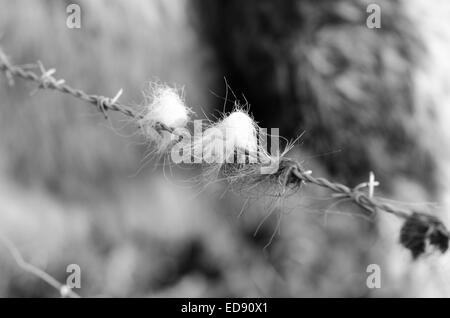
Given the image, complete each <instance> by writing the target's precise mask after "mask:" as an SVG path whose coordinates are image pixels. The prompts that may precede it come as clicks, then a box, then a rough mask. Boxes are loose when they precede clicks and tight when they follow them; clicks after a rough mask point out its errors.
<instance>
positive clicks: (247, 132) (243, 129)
mask: <svg viewBox="0 0 450 318" xmlns="http://www.w3.org/2000/svg"><path fill="white" fill-rule="evenodd" d="M219 126H220V129H221V130H222V131H225V133H226V143H225V144H226V149H229V147H235V148H239V149H242V150H246V151H248V152H251V153H254V152H256V150H257V144H258V143H257V131H256V127H257V126H256V123H255V122H254V120H253V119H252V118H251V117H250V116H249V115H248V114H247V113H246V112H244V111H243V110H236V111H234V112H232V113H231V114H230V115H229V116H228V117H225V118H224V119H223V120H222V122H221V123H219Z"/></svg>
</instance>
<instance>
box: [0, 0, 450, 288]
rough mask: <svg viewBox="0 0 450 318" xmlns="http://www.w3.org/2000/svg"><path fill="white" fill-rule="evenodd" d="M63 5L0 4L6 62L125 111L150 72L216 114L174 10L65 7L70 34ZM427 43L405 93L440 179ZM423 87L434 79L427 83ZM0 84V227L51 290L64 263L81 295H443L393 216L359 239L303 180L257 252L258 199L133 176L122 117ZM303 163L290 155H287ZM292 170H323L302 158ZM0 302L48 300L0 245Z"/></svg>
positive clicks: (199, 47) (132, 142)
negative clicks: (417, 108)
mask: <svg viewBox="0 0 450 318" xmlns="http://www.w3.org/2000/svg"><path fill="white" fill-rule="evenodd" d="M68 3H69V2H63V1H61V2H47V1H24V0H22V1H8V0H1V1H0V8H2V9H1V10H0V33H1V34H3V36H2V38H1V40H0V45H1V46H2V48H3V49H4V50H5V51H6V53H7V54H9V55H10V56H11V58H12V60H13V62H15V63H31V62H34V61H37V60H41V61H42V62H43V63H44V65H46V66H47V67H55V68H56V69H57V73H56V77H62V78H64V79H66V81H67V82H69V83H70V84H71V85H73V86H75V87H79V88H82V89H84V90H85V91H87V92H92V93H97V94H102V95H107V96H113V95H114V94H115V93H116V92H117V91H118V90H119V89H120V88H123V89H124V95H123V96H122V97H121V101H122V102H124V103H130V104H139V103H140V102H141V100H142V96H141V91H142V90H143V89H144V88H145V83H146V82H147V81H150V80H155V79H157V80H161V81H165V82H168V83H170V84H177V85H178V86H184V92H185V94H186V99H187V104H188V105H189V106H190V107H192V108H193V109H194V111H196V112H197V113H198V114H200V115H199V116H200V117H202V111H205V112H206V113H208V112H211V111H212V109H213V108H214V107H219V108H220V106H221V104H222V101H221V100H220V99H218V98H217V97H215V96H214V95H213V94H212V93H211V92H210V89H211V87H212V86H213V84H211V83H213V82H214V81H216V80H217V79H218V78H219V79H220V78H221V77H222V74H217V73H216V72H215V68H214V67H215V61H214V58H213V55H212V53H211V52H210V50H209V49H207V48H206V46H205V45H203V44H202V42H201V41H200V39H199V38H198V36H197V35H196V32H195V31H194V29H193V28H192V27H191V26H190V23H189V21H190V20H189V17H190V15H189V1H181V0H152V1H150V0H147V1H144V0H142V1H138V0H131V1H106V0H104V1H100V0H96V1H80V2H79V3H80V5H81V8H82V16H83V19H82V21H83V22H82V29H81V30H70V29H68V28H66V26H65V19H66V14H65V6H66V5H67V4H68ZM423 3H425V2H424V1H421V0H415V1H414V5H417V6H419V5H423ZM446 7H448V6H447V5H446ZM427 8H428V6H427V5H424V9H427ZM410 9H411V12H413V13H414V14H418V15H419V17H417V19H423V18H424V16H425V15H423V16H422V15H421V14H422V13H423V12H424V10H420V11H417V10H416V9H413V8H410ZM428 11H429V15H430V16H428V18H426V16H425V18H426V19H427V20H426V21H435V18H434V15H435V14H436V13H437V12H438V11H440V9H438V8H433V6H431V7H430V8H428ZM413 13H411V14H413ZM419 13H420V14H419ZM442 16H443V20H445V15H442ZM421 23H424V28H425V27H426V28H431V29H432V28H436V29H437V30H442V29H443V27H441V26H439V25H438V26H436V27H435V26H433V25H428V24H425V21H423V20H421ZM442 23H446V21H443V22H442ZM445 25H446V30H449V32H450V29H449V28H450V27H449V26H447V25H448V23H446V24H445ZM426 28H425V30H424V32H431V31H427V29H426ZM433 32H434V31H433ZM436 37H437V39H436V40H435V42H433V41H434V40H430V42H429V43H427V44H429V45H430V46H431V47H432V48H434V49H433V50H431V54H432V55H433V56H434V55H436V59H437V60H438V61H439V62H438V61H436V62H433V63H435V64H437V65H433V63H431V62H430V63H431V65H429V64H426V65H425V66H424V68H422V69H421V72H418V75H417V83H416V85H417V87H419V88H420V89H421V90H422V91H421V90H418V95H419V96H418V97H417V98H418V99H419V100H420V98H423V96H428V95H433V96H434V98H435V99H439V100H437V101H433V103H437V104H439V107H437V111H438V112H440V114H442V116H438V120H441V121H442V123H440V122H439V124H438V125H436V127H426V128H427V129H428V128H430V129H433V131H432V132H430V134H429V135H424V141H423V143H426V144H429V145H430V147H432V146H433V145H438V144H436V143H435V142H436V140H437V138H436V136H438V137H439V138H441V139H440V140H442V144H441V145H442V146H438V148H439V149H432V151H433V152H434V153H436V156H437V158H439V160H438V161H439V162H440V167H441V168H442V171H444V172H443V173H447V174H448V171H450V170H449V169H448V154H444V153H443V151H442V149H443V148H444V149H448V143H447V142H446V140H445V138H444V137H443V136H447V135H446V134H447V133H448V132H445V127H448V126H447V125H446V124H445V123H446V119H447V118H448V115H446V112H447V111H448V107H446V105H442V106H441V103H444V102H445V104H446V103H447V101H448V97H446V98H445V96H446V95H445V96H443V97H442V99H441V98H438V97H436V96H441V95H440V94H443V92H446V91H447V90H446V89H445V87H444V88H443V89H441V90H439V89H438V88H437V87H440V85H441V84H442V83H441V81H440V80H439V79H440V78H442V79H443V80H444V79H445V80H446V81H448V74H449V72H445V71H444V70H447V69H448V70H450V67H448V65H447V64H445V65H446V67H445V68H444V67H443V64H442V63H444V62H446V59H445V58H444V57H445V56H448V54H447V55H445V54H443V53H442V52H443V51H442V50H444V49H445V50H447V51H446V52H448V53H450V50H449V49H448V48H447V46H446V45H444V46H443V47H442V48H439V44H437V43H444V42H446V41H443V40H442V39H441V38H439V36H437V35H436ZM446 43H447V44H448V42H446ZM441 54H442V56H441ZM447 63H448V62H447ZM249 67H250V66H249ZM438 70H439V72H438ZM436 73H439V74H440V75H439V77H434V76H435V74H436ZM421 76H422V77H421ZM436 76H437V75H436ZM430 78H433V79H434V80H435V81H437V82H439V83H436V84H435V85H432V84H431V83H430V81H429V79H430ZM447 83H448V82H447ZM0 84H1V85H0V167H1V173H0V230H1V231H2V233H4V234H5V235H7V236H8V237H9V238H10V239H11V240H13V241H14V242H15V243H16V245H17V247H18V248H19V249H20V250H21V251H22V252H23V254H24V257H25V258H26V259H27V260H28V261H30V262H31V263H33V264H35V265H36V266H39V267H40V268H43V269H45V270H47V271H48V272H49V273H51V274H52V275H53V276H55V277H56V278H58V279H59V280H60V281H64V280H65V277H66V275H67V273H65V269H66V266H67V265H68V264H71V263H76V264H79V265H80V266H81V269H82V289H81V291H79V293H80V294H81V295H83V296H91V297H94V296H152V297H154V296H168V297H184V296H189V297H196V296H205V297H213V296H254V297H259V296H288V297H291V296H295V297H304V296H319V297H324V296H338V297H342V296H411V295H413V296H428V295H433V294H437V295H449V294H448V292H447V291H446V290H445V284H444V283H443V281H444V280H445V279H446V275H445V274H443V275H441V276H442V277H441V276H439V277H438V278H437V279H438V283H437V284H435V285H436V286H434V285H433V284H432V283H429V284H430V285H426V286H429V288H425V285H424V282H429V281H431V280H432V279H431V278H433V277H435V276H434V275H433V273H434V272H436V271H435V270H431V271H430V270H429V267H430V266H438V265H439V262H442V261H443V258H439V259H438V258H437V259H434V258H433V259H431V261H429V262H428V263H426V261H423V262H422V261H421V262H419V264H415V265H414V264H412V263H411V260H410V257H409V255H408V251H405V250H404V249H402V248H401V247H400V246H398V244H397V239H398V238H397V235H398V230H399V227H400V223H399V222H396V221H395V220H394V219H393V218H392V217H390V216H387V217H385V218H382V219H381V221H380V226H379V228H380V230H378V232H379V234H380V235H379V236H377V235H375V236H374V235H373V234H371V235H367V237H364V236H362V237H361V236H358V237H355V236H354V234H355V233H357V232H356V231H355V228H359V229H361V228H362V229H365V228H367V229H368V231H369V228H373V224H372V223H368V222H366V221H360V220H357V219H355V218H354V217H348V216H346V215H342V214H337V213H333V212H339V211H343V212H351V211H355V210H353V209H352V207H351V206H348V205H345V204H344V205H340V206H332V203H333V201H332V200H331V197H330V195H329V193H328V192H326V191H321V190H320V189H316V188H314V187H308V188H305V189H303V190H302V191H301V192H300V193H299V195H297V196H294V197H292V198H290V199H289V200H288V201H287V202H286V205H285V206H284V207H280V208H281V209H283V210H284V211H286V212H290V213H289V214H286V215H284V217H283V222H282V224H281V232H280V233H279V235H277V236H276V238H275V240H274V242H273V243H272V244H271V245H270V247H269V249H268V250H267V251H266V252H265V251H263V247H264V245H265V244H266V243H267V241H268V240H269V239H270V236H271V235H272V233H273V231H274V230H275V226H276V218H269V220H268V221H267V223H266V224H265V226H264V227H263V229H262V230H261V232H260V234H259V235H258V236H256V237H253V232H254V231H255V229H256V227H257V226H258V224H259V223H260V221H261V220H262V218H263V217H264V215H265V213H266V211H265V210H264V204H254V205H252V206H251V207H249V208H248V209H247V210H246V211H245V213H244V215H243V216H242V217H241V218H238V217H237V216H238V214H239V212H240V210H241V207H242V205H243V202H244V200H243V199H239V198H236V197H234V196H233V195H226V196H224V197H223V198H220V194H221V193H222V191H223V189H224V187H223V185H220V184H219V185H216V186H215V187H208V188H207V190H206V191H204V192H202V193H200V194H198V192H199V191H200V189H199V188H195V187H186V186H182V184H183V183H182V182H181V181H182V179H183V178H189V177H191V175H190V174H189V173H186V172H180V171H178V172H175V174H176V176H177V177H176V178H171V177H165V176H164V173H163V171H161V170H160V169H154V168H153V167H152V166H151V164H150V165H148V166H146V167H145V168H144V169H142V170H141V171H140V172H139V173H138V174H136V172H137V171H138V169H139V168H140V167H141V159H142V158H143V157H144V156H145V153H146V147H145V145H144V144H142V142H143V140H142V139H141V138H139V136H134V135H133V134H134V132H135V127H134V126H133V125H132V124H130V123H127V122H126V121H124V118H123V117H122V116H121V115H117V114H110V120H109V121H105V120H104V119H103V117H102V115H101V114H98V113H97V112H96V110H95V109H94V108H93V107H92V106H91V105H87V104H85V103H83V102H82V101H79V100H76V99H74V98H72V97H70V96H63V95H61V94H59V93H55V92H50V91H39V92H38V93H37V94H35V95H34V96H30V92H31V91H32V90H33V89H34V88H35V87H34V86H33V85H30V83H26V82H24V81H21V80H18V81H17V83H16V85H15V86H14V87H12V88H9V87H7V85H6V81H5V79H4V78H3V77H1V78H0ZM426 84H428V85H429V86H426ZM431 89H436V90H437V92H436V94H430V92H429V90H431ZM426 102H427V101H424V103H426ZM425 125H428V123H425ZM440 128H442V131H440ZM123 135H128V137H124V136H123ZM432 148H433V147H432ZM313 155H315V154H311V153H308V152H305V151H298V150H297V151H294V152H293V154H292V156H294V157H297V158H299V159H308V158H310V157H312V156H313ZM306 164H307V166H308V167H309V168H311V169H313V171H314V173H315V174H316V175H318V176H319V175H320V176H324V175H325V176H326V172H325V169H324V168H323V167H321V166H320V165H319V164H318V163H317V162H315V160H313V159H309V160H307V161H306ZM165 172H166V173H167V171H165ZM441 179H446V178H441ZM361 181H364V180H361ZM393 184H394V191H393V193H390V194H389V196H390V197H391V196H393V197H394V198H395V199H398V200H405V201H410V200H411V201H416V202H421V201H426V200H427V195H426V193H425V192H426V191H424V190H423V189H422V188H421V187H420V185H416V184H415V183H411V182H409V181H403V180H394V181H393ZM444 193H445V192H444ZM379 194H380V195H383V193H382V192H379ZM445 202H446V201H444V200H442V204H444V206H445V204H447V206H448V203H445ZM443 211H445V209H444V210H443ZM325 216H326V217H325ZM372 230H373V229H372ZM370 263H377V264H380V265H381V267H382V270H383V273H384V274H383V275H385V276H383V280H382V288H381V289H380V290H376V291H373V290H369V289H368V288H367V287H366V284H365V280H366V277H367V273H366V267H367V265H368V264H370ZM430 264H431V265H430ZM421 267H423V268H421ZM441 268H442V267H441ZM443 286H444V287H443ZM447 286H448V285H447ZM0 296H4V297H5V296H19V297H23V296H39V297H41V296H57V293H56V292H55V291H54V290H52V289H51V288H50V287H48V286H47V285H45V284H44V283H42V282H40V281H39V280H37V279H36V278H34V277H33V276H31V275H30V274H28V273H24V272H23V271H22V270H20V269H19V268H17V266H15V264H14V263H13V262H12V259H11V257H10V255H9V254H8V253H7V251H6V250H5V249H4V248H2V247H0Z"/></svg>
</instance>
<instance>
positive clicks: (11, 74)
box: [0, 48, 450, 258]
mask: <svg viewBox="0 0 450 318" xmlns="http://www.w3.org/2000/svg"><path fill="white" fill-rule="evenodd" d="M38 66H39V68H40V71H41V74H40V75H38V74H36V73H35V72H33V71H31V70H28V69H25V68H23V67H21V66H18V65H13V64H12V63H11V62H10V61H9V59H8V57H7V56H6V55H5V54H4V52H3V51H2V50H1V48H0V70H1V71H2V72H3V73H4V74H5V75H6V77H7V79H8V81H9V83H10V85H13V84H14V78H15V77H18V78H23V79H26V80H29V81H32V82H35V83H37V84H38V88H40V89H53V90H57V91H60V92H62V93H65V94H69V95H72V96H74V97H76V98H79V99H82V100H84V101H86V102H88V103H90V104H93V105H94V106H96V107H97V109H98V111H100V112H101V113H103V114H104V116H105V117H107V112H108V111H116V112H120V113H122V114H124V115H126V116H128V117H131V118H132V119H134V120H136V121H137V122H138V123H139V124H141V123H142V122H146V121H147V122H148V120H149V118H146V117H145V115H143V114H142V113H141V112H138V111H136V110H134V109H133V108H132V107H129V106H126V105H123V104H121V103H119V102H118V101H117V99H118V97H119V96H120V94H121V91H120V92H119V94H117V95H116V97H114V98H108V97H105V96H101V95H95V94H88V93H85V92H84V91H83V90H81V89H76V88H73V87H71V86H69V85H68V84H67V83H66V82H65V81H64V80H62V79H59V80H58V79H56V78H55V77H54V76H53V74H54V73H55V69H50V70H46V69H45V68H44V67H43V65H42V63H40V62H39V63H38ZM151 125H152V128H153V129H154V130H155V131H156V132H158V133H159V134H163V133H164V134H170V135H172V136H173V137H175V139H176V138H177V137H178V138H179V137H180V135H179V134H177V132H176V129H175V128H176V127H170V126H169V125H167V124H166V123H164V122H152V124H151ZM279 163H280V165H279V169H278V171H277V172H276V173H275V175H270V174H268V175H256V174H258V173H259V171H257V169H251V168H250V169H249V170H250V171H253V173H254V174H255V175H250V177H254V178H256V179H259V180H261V179H264V178H266V179H270V178H272V179H273V178H274V177H275V178H277V179H278V181H279V180H281V179H283V180H284V182H283V183H282V184H281V185H282V186H283V187H285V188H289V187H291V186H292V185H294V186H299V185H301V184H303V183H309V184H315V185H317V186H320V187H323V188H327V189H329V190H331V191H332V192H334V193H335V195H336V196H339V197H342V198H348V199H350V200H352V201H353V202H354V203H355V204H356V205H358V206H359V207H361V208H362V209H363V211H366V212H367V213H369V214H370V215H372V214H375V213H376V212H377V211H382V212H386V213H390V214H393V215H395V216H396V217H398V218H401V219H403V220H406V222H405V224H404V226H403V228H402V230H401V236H400V243H401V244H402V245H404V246H405V247H407V248H408V249H409V250H410V251H411V252H412V255H413V257H414V258H416V257H417V256H419V255H420V254H422V253H423V252H424V251H425V245H426V243H429V244H430V245H433V246H434V247H436V248H438V249H439V250H441V252H445V251H446V250H447V248H448V240H449V237H450V233H449V231H448V230H447V229H446V227H445V226H444V224H443V223H442V221H440V220H439V219H438V218H436V217H435V216H432V215H427V214H425V213H422V212H418V211H413V210H410V209H402V208H400V207H398V206H395V205H392V204H387V203H385V202H383V201H382V200H380V199H377V198H376V197H374V196H373V195H369V194H367V193H366V192H365V191H362V190H361V186H357V187H354V188H351V187H348V186H346V185H343V184H340V183H335V182H331V181H329V180H327V179H325V178H316V177H314V176H312V174H311V173H310V171H305V170H304V169H303V168H302V167H301V165H300V163H298V162H297V161H294V160H292V159H288V158H286V157H284V156H280V157H279ZM244 168H248V167H245V165H244ZM228 177H229V178H230V179H233V178H234V180H235V181H242V179H244V178H248V177H249V175H248V174H242V175H239V170H238V171H237V173H236V171H234V174H230V175H228Z"/></svg>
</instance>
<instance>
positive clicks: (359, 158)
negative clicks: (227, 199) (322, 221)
mask: <svg viewBox="0 0 450 318" xmlns="http://www.w3.org/2000/svg"><path fill="white" fill-rule="evenodd" d="M377 3H378V4H379V5H380V6H381V9H382V11H381V12H382V20H381V21H382V27H381V29H369V28H368V27H367V26H366V19H367V17H368V15H369V13H366V8H367V5H368V4H369V2H367V1H360V0H340V1H334V0H332V1H312V0H287V1H283V2H278V1H270V0H262V1H261V0H256V1H255V0H250V1H237V0H231V1H230V0H217V1H205V0H196V1H195V10H194V11H195V14H194V19H193V20H194V21H195V23H196V24H197V26H198V29H199V30H200V31H201V33H202V34H203V36H204V38H205V39H206V41H207V42H208V43H209V44H210V46H211V47H212V48H213V50H214V52H215V54H216V55H217V57H218V60H219V61H220V66H221V70H220V72H222V73H223V75H225V76H226V78H227V79H228V80H229V82H230V83H231V86H232V87H233V88H236V90H237V93H238V94H240V93H241V92H242V93H243V94H244V95H245V97H246V98H247V100H248V101H249V103H250V104H251V106H252V107H251V110H252V113H253V114H254V116H255V118H256V120H257V121H259V122H260V124H261V126H263V127H279V128H280V132H281V134H282V135H284V136H285V137H288V138H295V137H296V136H297V135H298V134H299V133H301V132H302V131H305V132H306V133H305V135H304V137H303V138H302V147H304V149H308V150H311V152H312V153H313V154H314V155H318V156H319V158H318V159H319V160H320V161H321V162H322V163H323V164H324V165H325V166H326V167H327V169H328V171H329V172H330V174H331V175H332V176H333V177H335V178H338V179H339V180H340V181H342V182H347V183H349V184H350V185H351V184H357V183H359V182H361V181H362V180H364V179H365V178H367V175H368V172H369V171H370V170H373V171H375V173H376V175H377V177H378V178H379V179H380V180H381V181H382V184H383V188H384V190H386V191H387V190H389V186H390V183H391V180H393V179H394V178H395V177H396V176H402V177H407V178H411V179H412V180H413V181H416V182H418V183H420V184H422V185H424V186H425V188H426V189H427V190H429V191H430V192H431V193H432V192H433V190H434V187H435V183H434V180H433V177H432V175H433V167H434V163H433V160H432V159H431V157H430V155H429V153H427V151H426V150H424V149H423V147H421V145H420V143H419V142H418V141H417V136H418V134H419V133H418V131H417V129H416V127H415V124H414V118H415V116H417V113H416V105H415V104H414V100H413V92H412V78H411V72H412V70H413V68H414V67H416V65H417V64H418V58H419V57H420V54H422V51H423V49H422V47H421V45H420V39H418V38H416V36H415V34H416V32H415V31H414V30H415V28H414V25H413V24H412V23H411V21H410V20H409V18H408V16H407V13H405V10H402V8H401V4H400V2H399V1H378V2H377ZM217 86H218V87H221V86H223V83H218V84H217ZM336 151H338V152H337V153H333V152H336ZM330 153H331V154H330ZM418 167H420V168H418Z"/></svg>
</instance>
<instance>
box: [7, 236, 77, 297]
mask: <svg viewBox="0 0 450 318" xmlns="http://www.w3.org/2000/svg"><path fill="white" fill-rule="evenodd" d="M0 242H1V243H2V245H3V246H5V247H6V249H7V250H8V251H9V253H10V254H11V256H12V257H13V259H14V261H15V262H16V264H17V266H19V268H21V269H22V270H24V271H26V272H28V273H30V274H32V275H34V276H36V277H38V278H40V279H41V280H43V281H44V282H46V283H47V284H49V285H50V286H52V287H53V288H55V289H56V290H58V292H59V294H60V295H61V297H68V298H80V295H78V294H77V293H76V292H74V291H73V290H72V289H71V288H70V287H69V286H67V285H65V284H62V283H60V282H59V281H58V280H57V279H56V278H54V277H53V276H51V275H50V274H48V273H47V272H45V271H43V270H42V269H40V268H38V267H36V266H34V265H32V264H30V263H28V262H26V261H25V260H24V258H23V256H22V254H21V253H20V251H19V249H18V248H17V247H16V246H15V245H14V243H13V242H12V241H11V240H10V239H9V238H7V237H6V236H4V235H3V234H2V233H1V232H0Z"/></svg>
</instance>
